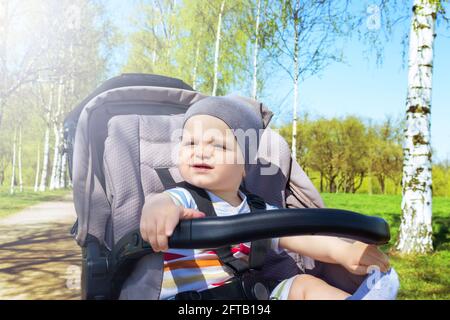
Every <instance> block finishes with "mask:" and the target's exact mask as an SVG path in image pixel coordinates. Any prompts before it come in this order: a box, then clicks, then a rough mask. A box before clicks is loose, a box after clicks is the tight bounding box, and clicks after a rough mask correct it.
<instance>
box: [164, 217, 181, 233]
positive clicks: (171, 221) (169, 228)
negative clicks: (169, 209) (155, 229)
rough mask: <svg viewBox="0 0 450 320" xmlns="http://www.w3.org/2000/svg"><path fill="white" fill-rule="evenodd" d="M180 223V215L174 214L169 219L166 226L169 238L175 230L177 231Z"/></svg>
mask: <svg viewBox="0 0 450 320" xmlns="http://www.w3.org/2000/svg"><path fill="white" fill-rule="evenodd" d="M178 222H180V215H179V214H174V215H170V216H169V217H167V220H166V226H165V228H166V236H167V237H170V236H171V235H172V234H173V230H175V227H176V226H177V224H178Z"/></svg>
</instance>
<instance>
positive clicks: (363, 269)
mask: <svg viewBox="0 0 450 320" xmlns="http://www.w3.org/2000/svg"><path fill="white" fill-rule="evenodd" d="M350 272H351V273H353V274H357V275H361V276H362V275H365V274H367V266H364V265H354V266H352V267H351V268H350Z"/></svg>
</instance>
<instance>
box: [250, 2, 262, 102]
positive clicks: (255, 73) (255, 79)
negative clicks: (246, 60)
mask: <svg viewBox="0 0 450 320" xmlns="http://www.w3.org/2000/svg"><path fill="white" fill-rule="evenodd" d="M260 16H261V0H257V2H256V19H255V20H256V21H255V40H254V45H253V77H252V98H253V99H256V95H257V93H258V49H259V45H258V38H259V19H260Z"/></svg>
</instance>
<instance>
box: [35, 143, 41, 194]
mask: <svg viewBox="0 0 450 320" xmlns="http://www.w3.org/2000/svg"><path fill="white" fill-rule="evenodd" d="M40 158H41V146H40V145H38V148H37V157H36V177H35V178H34V192H37V191H38V189H39V170H40V168H39V165H40V164H41V163H40V162H41V159H40Z"/></svg>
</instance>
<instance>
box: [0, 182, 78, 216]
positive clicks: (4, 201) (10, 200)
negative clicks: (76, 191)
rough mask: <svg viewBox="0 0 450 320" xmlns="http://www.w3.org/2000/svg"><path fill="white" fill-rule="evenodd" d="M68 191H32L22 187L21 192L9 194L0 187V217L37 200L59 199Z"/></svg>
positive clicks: (68, 191) (30, 204)
mask: <svg viewBox="0 0 450 320" xmlns="http://www.w3.org/2000/svg"><path fill="white" fill-rule="evenodd" d="M69 193H70V190H68V189H64V190H53V191H45V192H34V191H33V189H31V188H24V191H23V192H19V191H16V193H14V194H12V195H11V194H9V190H8V189H7V188H0V218H3V217H6V216H7V215H10V214H13V213H16V212H18V211H20V210H22V209H25V208H26V207H29V206H32V205H34V204H37V203H39V202H43V201H52V200H58V199H61V198H63V197H64V196H66V195H68V194H69Z"/></svg>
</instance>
